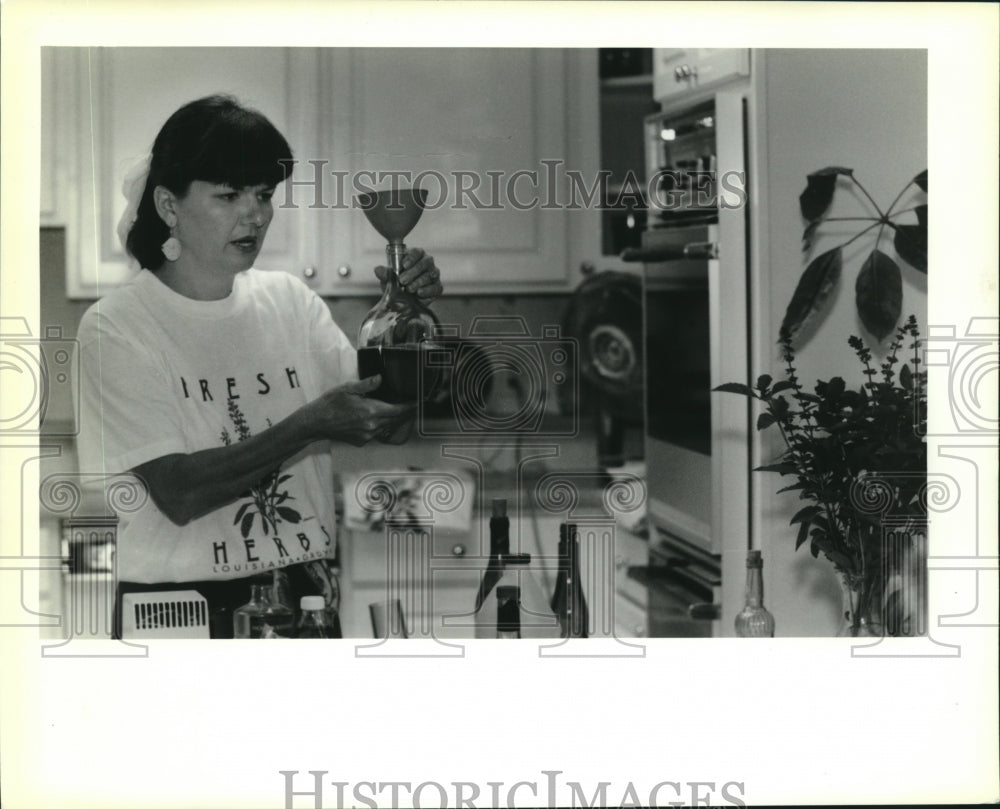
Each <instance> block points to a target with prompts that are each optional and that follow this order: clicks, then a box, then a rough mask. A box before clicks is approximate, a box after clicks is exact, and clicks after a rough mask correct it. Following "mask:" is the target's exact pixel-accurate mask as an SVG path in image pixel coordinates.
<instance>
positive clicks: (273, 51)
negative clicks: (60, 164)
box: [57, 48, 317, 298]
mask: <svg viewBox="0 0 1000 809" xmlns="http://www.w3.org/2000/svg"><path fill="white" fill-rule="evenodd" d="M72 58H73V61H75V65H74V67H75V69H74V70H72V71H69V70H61V71H59V74H58V75H57V81H59V82H61V83H63V85H64V87H66V88H68V93H66V94H65V96H66V97H67V98H69V99H71V101H72V106H71V107H70V108H69V109H67V110H65V118H64V124H63V126H64V127H65V129H66V131H67V132H68V133H69V136H68V140H69V142H70V144H71V148H72V150H73V157H74V160H73V163H74V176H73V178H72V180H71V188H73V189H74V193H73V197H74V201H75V204H74V205H73V208H72V210H71V211H70V212H69V214H68V218H69V220H70V222H71V223H72V227H73V229H74V232H75V234H76V236H75V239H74V242H75V244H74V249H71V250H70V251H69V252H68V255H69V257H70V258H69V260H68V261H67V288H68V294H69V295H70V297H88V298H90V297H99V296H100V294H102V292H104V291H106V290H107V289H108V288H110V287H111V286H114V285H115V284H119V283H121V282H122V281H124V280H126V279H127V278H128V277H129V275H130V274H131V273H130V270H129V269H128V264H127V261H126V258H125V254H124V252H123V250H122V248H121V245H120V244H119V242H118V237H117V234H116V232H115V228H116V225H117V223H118V220H119V218H120V217H121V215H122V212H123V211H124V209H125V199H124V197H123V196H122V193H121V186H122V180H123V178H124V176H125V174H126V172H127V171H128V170H129V168H131V167H132V166H133V165H134V164H135V162H136V161H137V160H139V159H140V158H141V157H142V156H143V155H145V154H147V153H148V152H149V150H150V148H151V146H152V143H153V139H154V138H155V136H156V134H157V132H158V131H159V129H160V127H161V126H162V125H163V123H164V122H165V121H166V119H167V118H168V117H169V116H170V114H171V113H173V112H174V111H175V110H176V109H177V108H178V107H180V106H181V105H183V104H184V103H186V102H188V101H191V100H194V99H196V98H199V97H201V96H204V95H208V94H210V93H215V92H225V93H230V94H232V95H235V96H236V97H237V98H238V99H239V100H240V101H242V102H244V103H246V104H248V105H250V106H252V107H256V108H257V109H259V110H260V111H261V112H263V113H264V114H265V115H267V117H268V118H270V119H271V121H272V122H273V123H274V124H275V126H276V127H277V128H278V129H279V130H280V131H281V132H282V133H283V134H284V135H285V137H286V138H287V139H288V141H289V144H290V145H291V147H292V150H293V152H294V153H296V154H299V153H301V152H303V151H304V152H305V153H314V152H315V127H314V126H312V125H311V123H310V122H311V121H312V120H313V114H314V110H315V101H316V75H317V74H316V67H315V65H316V58H315V52H314V51H311V50H308V49H290V48H107V49H104V48H90V49H86V48H83V49H79V50H74V51H73V52H72ZM314 215H315V211H314V210H312V209H309V208H301V209H295V210H287V211H281V215H280V216H278V217H276V218H275V221H274V224H273V225H272V227H271V230H270V232H269V234H268V237H267V242H266V246H265V249H264V251H263V253H262V254H261V257H260V260H259V262H258V266H261V267H264V268H269V269H272V268H273V269H283V270H289V271H296V272H301V270H302V268H304V267H307V266H310V265H312V264H314V263H315V262H316V249H317V248H316V245H315V243H314V240H313V239H312V238H309V236H311V232H312V231H313V230H314V228H313V226H312V224H311V219H310V218H311V217H312V216H314ZM307 234H309V235H307Z"/></svg>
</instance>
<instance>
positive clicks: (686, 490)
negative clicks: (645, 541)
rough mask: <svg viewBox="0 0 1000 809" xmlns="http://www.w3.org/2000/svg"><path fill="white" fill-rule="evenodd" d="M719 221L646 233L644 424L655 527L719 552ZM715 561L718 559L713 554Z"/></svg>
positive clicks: (640, 252) (696, 547)
mask: <svg viewBox="0 0 1000 809" xmlns="http://www.w3.org/2000/svg"><path fill="white" fill-rule="evenodd" d="M716 235H717V226H716V225H715V224H712V223H709V224H702V225H696V226H687V227H679V228H657V229H654V230H649V231H647V232H646V233H645V234H643V245H642V248H640V249H637V250H635V251H632V253H631V257H632V258H633V259H634V260H641V261H643V319H644V331H645V336H644V341H645V345H644V349H645V351H644V357H645V363H646V368H645V380H646V401H645V424H646V447H645V449H646V470H647V492H648V497H649V499H648V512H649V518H650V521H651V523H652V527H653V528H656V529H659V530H662V531H665V532H667V533H668V534H670V535H671V536H673V537H675V538H676V539H677V540H679V541H681V542H682V543H686V544H688V545H690V546H691V548H692V550H693V551H694V552H697V553H700V554H704V555H707V556H711V557H717V555H718V554H719V552H720V549H719V548H717V547H716V546H715V543H714V542H713V532H712V436H713V433H712V398H711V388H712V337H711V334H712V327H713V316H712V312H711V303H712V283H711V276H712V273H711V265H712V263H713V262H714V258H713V256H714V254H715V252H716V241H715V240H716ZM715 561H716V563H717V559H716V560H715Z"/></svg>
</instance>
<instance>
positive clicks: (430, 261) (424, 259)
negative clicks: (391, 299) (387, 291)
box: [375, 247, 444, 302]
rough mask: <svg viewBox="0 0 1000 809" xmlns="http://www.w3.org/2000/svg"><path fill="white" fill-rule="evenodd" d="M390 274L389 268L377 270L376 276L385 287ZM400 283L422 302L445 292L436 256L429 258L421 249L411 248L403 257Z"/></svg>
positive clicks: (380, 267) (379, 267)
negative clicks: (436, 263)
mask: <svg viewBox="0 0 1000 809" xmlns="http://www.w3.org/2000/svg"><path fill="white" fill-rule="evenodd" d="M388 274H389V268H388V267H382V266H378V267H376V268H375V276H376V277H377V278H378V280H379V282H380V283H381V284H382V286H383V287H385V281H386V278H387V277H388ZM399 282H400V284H402V285H403V287H404V288H406V290H407V291H408V292H412V293H414V294H415V295H416V296H417V297H418V298H420V299H421V300H422V301H426V302H429V301H432V300H434V299H435V298H437V297H439V296H440V295H441V293H442V292H443V291H444V288H443V287H442V286H441V271H440V270H439V269H438V268H437V265H435V264H434V256H429V255H427V253H425V252H424V251H423V249H421V248H419V247H411V248H410V249H408V250H407V251H406V255H405V256H403V272H402V273H401V274H400V276H399Z"/></svg>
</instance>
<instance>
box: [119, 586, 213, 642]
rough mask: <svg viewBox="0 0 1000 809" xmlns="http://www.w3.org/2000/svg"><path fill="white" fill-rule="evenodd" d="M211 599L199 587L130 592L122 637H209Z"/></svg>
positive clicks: (124, 601)
mask: <svg viewBox="0 0 1000 809" xmlns="http://www.w3.org/2000/svg"><path fill="white" fill-rule="evenodd" d="M208 637H209V632H208V602H207V601H206V600H205V598H204V596H202V595H201V594H200V593H198V592H197V591H195V590H175V591H160V592H151V593H126V594H125V595H124V596H123V597H122V638H123V639H125V640H128V639H135V640H141V639H142V638H192V639H195V638H208Z"/></svg>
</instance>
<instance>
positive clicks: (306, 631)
mask: <svg viewBox="0 0 1000 809" xmlns="http://www.w3.org/2000/svg"><path fill="white" fill-rule="evenodd" d="M326 617H327V616H326V601H325V600H324V599H323V596H302V598H300V599H299V622H298V625H297V626H296V627H295V637H297V638H333V637H336V636H335V635H334V634H333V628H332V627H331V626H330V625H329V624H328V623H327V620H326Z"/></svg>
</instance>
